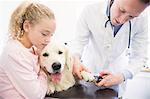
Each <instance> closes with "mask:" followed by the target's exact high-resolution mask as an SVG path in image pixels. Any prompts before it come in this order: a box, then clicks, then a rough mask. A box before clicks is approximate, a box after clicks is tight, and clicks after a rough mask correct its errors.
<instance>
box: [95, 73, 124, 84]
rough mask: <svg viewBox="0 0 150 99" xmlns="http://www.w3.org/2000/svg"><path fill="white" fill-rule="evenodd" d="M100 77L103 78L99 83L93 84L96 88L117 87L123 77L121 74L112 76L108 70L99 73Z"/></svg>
mask: <svg viewBox="0 0 150 99" xmlns="http://www.w3.org/2000/svg"><path fill="white" fill-rule="evenodd" d="M100 76H101V77H102V78H103V79H102V80H101V81H100V82H99V83H95V84H96V85H97V86H103V87H111V86H113V85H118V84H120V83H122V82H123V81H124V76H123V74H121V73H118V74H112V73H111V72H110V71H108V70H103V71H102V72H100Z"/></svg>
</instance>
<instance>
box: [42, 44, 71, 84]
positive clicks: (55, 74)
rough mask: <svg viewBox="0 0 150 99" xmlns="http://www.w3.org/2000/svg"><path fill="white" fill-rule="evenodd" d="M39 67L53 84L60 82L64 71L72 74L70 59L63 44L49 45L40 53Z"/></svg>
mask: <svg viewBox="0 0 150 99" xmlns="http://www.w3.org/2000/svg"><path fill="white" fill-rule="evenodd" d="M40 65H41V67H42V68H44V69H45V70H46V71H47V73H48V76H50V77H51V80H52V81H53V82H55V83H58V82H60V80H61V76H62V72H63V71H64V70H65V69H68V70H71V72H72V67H71V66H72V57H71V55H70V53H69V50H68V49H67V48H66V47H65V45H64V44H58V43H54V42H52V43H49V44H48V45H47V46H46V47H45V48H44V49H43V51H42V52H41V55H40Z"/></svg>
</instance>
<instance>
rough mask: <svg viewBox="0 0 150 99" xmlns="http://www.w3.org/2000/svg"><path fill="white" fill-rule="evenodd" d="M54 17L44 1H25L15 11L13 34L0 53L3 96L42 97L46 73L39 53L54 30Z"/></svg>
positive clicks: (19, 98) (0, 98) (15, 98)
mask: <svg viewBox="0 0 150 99" xmlns="http://www.w3.org/2000/svg"><path fill="white" fill-rule="evenodd" d="M55 26H56V25H55V17H54V14H53V12H52V11H51V10H50V9H49V8H48V7H46V6H45V5H42V4H38V3H32V2H23V3H22V4H21V5H20V6H19V7H18V8H17V9H16V10H15V11H14V12H13V14H12V16H11V20H10V27H9V29H10V34H11V37H10V38H9V40H8V42H7V44H6V46H5V48H4V50H3V52H2V55H1V56H0V99H43V98H44V97H45V94H46V91H47V77H46V75H45V74H44V72H43V71H42V70H40V67H39V64H38V53H39V51H40V50H42V49H43V48H44V47H45V46H46V45H47V44H48V43H49V41H50V38H51V36H52V35H53V33H54V31H55Z"/></svg>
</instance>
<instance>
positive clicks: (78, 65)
mask: <svg viewBox="0 0 150 99" xmlns="http://www.w3.org/2000/svg"><path fill="white" fill-rule="evenodd" d="M81 71H86V72H89V70H88V69H87V68H86V67H85V66H84V65H83V64H82V63H81V62H80V59H79V57H77V56H76V57H74V64H73V74H74V75H77V76H78V78H79V79H83V78H82V76H81Z"/></svg>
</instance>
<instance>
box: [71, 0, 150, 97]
mask: <svg viewBox="0 0 150 99" xmlns="http://www.w3.org/2000/svg"><path fill="white" fill-rule="evenodd" d="M148 5H149V0H100V2H99V3H97V4H92V5H89V6H87V7H86V8H85V9H84V10H83V13H82V14H81V16H80V18H79V20H78V23H77V29H76V34H77V37H76V39H75V41H74V42H73V43H72V45H71V46H72V48H71V49H72V50H73V51H72V52H73V54H74V56H75V62H74V73H75V74H77V75H78V76H79V78H80V79H82V77H81V75H80V71H82V70H84V69H85V67H86V68H87V69H88V70H90V72H91V73H93V74H98V75H100V76H102V77H103V80H102V81H101V82H99V83H95V84H96V85H97V86H99V87H100V88H107V87H110V88H112V89H115V90H117V91H118V92H119V96H120V95H122V92H123V91H122V89H123V85H124V83H125V81H126V80H127V79H131V78H133V76H134V75H135V74H136V73H138V72H139V71H140V68H141V67H142V66H144V65H146V61H147V42H148V30H147V29H148V21H147V19H148V17H147V14H146V13H142V14H141V12H142V11H143V10H144V9H145V8H146V7H147V6H148ZM133 18H134V19H133ZM80 59H81V60H82V63H81V62H80Z"/></svg>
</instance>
